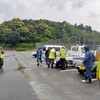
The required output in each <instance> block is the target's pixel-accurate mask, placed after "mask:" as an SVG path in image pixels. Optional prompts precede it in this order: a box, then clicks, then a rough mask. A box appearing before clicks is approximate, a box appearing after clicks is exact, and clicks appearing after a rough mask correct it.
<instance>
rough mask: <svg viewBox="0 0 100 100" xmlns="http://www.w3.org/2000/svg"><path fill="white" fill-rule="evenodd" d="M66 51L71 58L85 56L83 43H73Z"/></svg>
mask: <svg viewBox="0 0 100 100" xmlns="http://www.w3.org/2000/svg"><path fill="white" fill-rule="evenodd" d="M68 53H69V55H70V56H72V57H73V58H78V57H85V50H84V45H82V46H80V45H73V46H71V50H70V51H69V52H68Z"/></svg>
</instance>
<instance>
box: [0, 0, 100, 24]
mask: <svg viewBox="0 0 100 100" xmlns="http://www.w3.org/2000/svg"><path fill="white" fill-rule="evenodd" d="M99 3H100V1H99V0H0V23H1V22H3V21H5V20H10V19H12V18H21V19H30V18H32V19H48V20H54V21H64V20H65V21H67V22H69V23H71V24H74V23H77V22H78V23H86V24H90V22H91V20H92V19H93V20H97V22H100V18H99V17H100V12H99V11H98V9H99V5H98V4H99ZM97 5H98V9H96V6H97ZM95 11H96V12H95ZM90 17H91V20H90ZM92 24H93V23H92ZM93 25H95V24H93ZM93 25H92V26H93ZM99 25H100V24H98V26H99Z"/></svg>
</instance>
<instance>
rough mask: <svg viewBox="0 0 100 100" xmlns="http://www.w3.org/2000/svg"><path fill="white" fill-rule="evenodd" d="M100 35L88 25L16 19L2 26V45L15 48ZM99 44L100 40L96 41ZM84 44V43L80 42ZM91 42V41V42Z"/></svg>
mask: <svg viewBox="0 0 100 100" xmlns="http://www.w3.org/2000/svg"><path fill="white" fill-rule="evenodd" d="M93 34H95V36H96V37H100V34H99V33H98V32H96V31H93V30H92V28H91V26H88V25H85V26H84V25H83V24H80V25H77V24H75V25H70V24H69V23H67V22H66V21H64V22H54V21H49V20H42V19H40V20H32V19H30V20H27V19H25V20H21V19H19V18H14V19H12V20H9V21H5V22H3V23H1V24H0V43H5V44H10V45H11V46H15V45H17V44H19V43H36V42H41V41H49V40H56V39H61V38H63V39H66V40H67V39H68V38H69V37H72V36H91V35H93ZM96 40H97V42H99V41H100V39H99V38H98V39H96ZM80 42H82V41H80ZM90 42H91V40H90Z"/></svg>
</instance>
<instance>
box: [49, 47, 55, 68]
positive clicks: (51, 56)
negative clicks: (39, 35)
mask: <svg viewBox="0 0 100 100" xmlns="http://www.w3.org/2000/svg"><path fill="white" fill-rule="evenodd" d="M55 57H56V51H55V49H54V48H51V49H50V53H49V64H48V68H50V65H51V68H53V64H54V59H55Z"/></svg>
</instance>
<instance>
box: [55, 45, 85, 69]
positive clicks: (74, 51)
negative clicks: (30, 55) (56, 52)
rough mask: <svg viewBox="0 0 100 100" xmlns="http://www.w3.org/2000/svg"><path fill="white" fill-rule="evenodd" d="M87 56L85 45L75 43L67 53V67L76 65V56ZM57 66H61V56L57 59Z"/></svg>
mask: <svg viewBox="0 0 100 100" xmlns="http://www.w3.org/2000/svg"><path fill="white" fill-rule="evenodd" d="M84 56H85V50H84V45H82V46H80V45H73V46H71V50H69V51H68V52H67V55H66V67H67V66H69V65H70V66H74V62H73V61H74V59H75V58H82V57H84ZM55 63H56V66H57V67H59V66H60V58H59V57H57V58H56V60H55Z"/></svg>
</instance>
